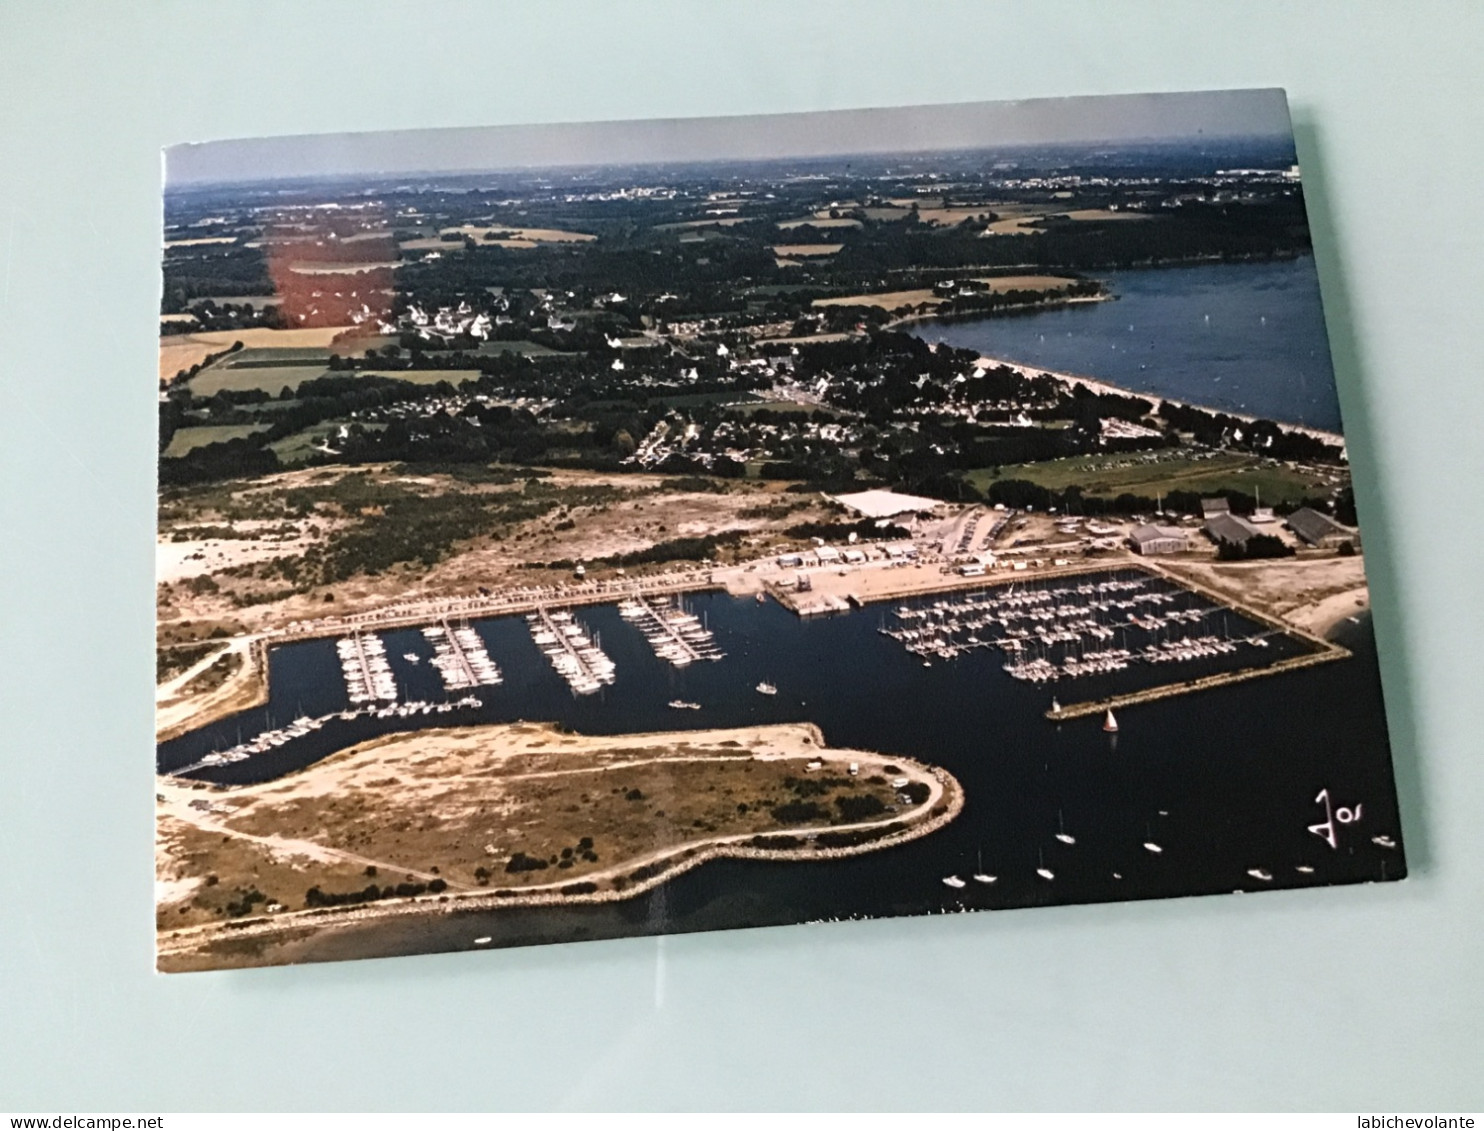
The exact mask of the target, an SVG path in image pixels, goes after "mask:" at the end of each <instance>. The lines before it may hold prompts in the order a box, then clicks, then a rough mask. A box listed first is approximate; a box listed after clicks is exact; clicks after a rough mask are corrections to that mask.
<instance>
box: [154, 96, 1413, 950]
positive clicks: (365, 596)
mask: <svg viewBox="0 0 1484 1131" xmlns="http://www.w3.org/2000/svg"><path fill="white" fill-rule="evenodd" d="M163 243H164V259H163V275H162V290H161V310H160V327H159V332H160V366H159V378H158V390H157V393H158V400H159V416H160V436H159V444H160V449H159V452H160V456H159V468H160V474H159V527H158V543H157V578H156V581H157V590H156V603H157V616H158V639H157V654H156V670H157V686H156V692H155V701H156V725H157V751H156V800H157V852H156V867H157V884H156V898H157V907H156V924H157V932H158V934H157V953H158V964H159V968H160V969H161V970H164V971H192V970H206V969H217V968H225V967H247V966H259V965H273V964H281V963H295V962H310V961H326V960H334V959H347V958H361V957H379V956H388V955H399V954H419V953H429V952H438V951H453V950H480V949H487V948H498V947H504V946H512V945H522V944H533V943H555V942H568V941H575V940H589V939H603V938H613V937H621V936H632V935H649V934H662V933H678V932H689V931H702V930H713V929H722V928H734V927H757V926H767V925H779V924H799V923H819V922H832V921H837V920H845V919H870V918H879V917H885V916H899V915H927V914H942V913H948V912H968V911H988V910H1008V909H1017V908H1030V907H1036V906H1044V905H1053V904H1073V903H1077V904H1080V903H1098V902H1111V901H1128V900H1142V899H1152V898H1159V897H1171V896H1187V895H1198V894H1217V893H1232V892H1260V891H1269V890H1276V889H1287V888H1302V887H1316V886H1321V885H1330V884H1349V883H1365V882H1372V881H1386V880H1396V879H1400V878H1402V877H1403V876H1405V874H1406V864H1405V861H1404V856H1403V848H1402V834H1401V829H1400V827H1399V822H1398V816H1397V802H1396V794H1395V788H1394V784H1393V776H1392V767H1391V756H1390V750H1389V745H1388V739H1387V729H1386V717H1385V710H1384V704H1383V700H1382V693H1381V683H1380V679H1379V675H1378V667H1377V661H1376V646H1375V640H1374V636H1373V633H1372V629H1371V620H1370V603H1369V596H1368V591H1367V586H1366V576H1365V547H1364V539H1363V537H1362V534H1361V530H1360V528H1359V523H1358V520H1357V516H1356V510H1355V498H1354V493H1353V490H1352V486H1351V476H1350V468H1349V464H1348V462H1347V458H1346V446H1345V438H1344V431H1343V428H1342V425H1341V420H1340V413H1339V405H1338V400H1337V397H1336V392H1335V381H1334V375H1333V372H1332V369H1331V364H1330V355H1329V347H1328V343H1327V340H1326V333H1325V322H1324V311H1323V307H1322V305H1321V300H1320V293H1319V284H1318V277H1317V274H1316V271H1315V266H1314V258H1313V254H1312V248H1311V242H1310V231H1309V227H1308V224H1307V220H1306V213H1305V204H1304V191H1303V179H1302V176H1301V171H1300V169H1299V166H1298V164H1297V157H1296V154H1295V148H1294V141H1293V134H1292V129H1291V126H1290V121H1289V115H1288V109H1287V103H1286V100H1285V97H1284V95H1283V93H1282V92H1281V91H1277V90H1254V91H1227V92H1211V93H1198V94H1161V95H1148V96H1127V97H1123V96H1120V97H1102V98H1074V99H1054V100H1039V101H1029V102H1015V103H978V104H961V105H949V106H928V107H906V108H897V109H882V110H863V111H846V112H828V113H815V114H793V115H779V116H772V117H742V118H719V119H682V120H671V121H651V122H614V123H597V124H587V125H560V126H522V127H499V128H490V129H458V130H430V131H411V132H408V131H403V132H396V133H380V134H375V133H373V134H356V135H340V136H323V137H289V138H265V139H256V140H243V141H219V142H210V143H204V144H192V145H182V146H178V147H175V148H172V149H170V150H169V151H167V154H166V179H165V188H164V211H163ZM842 929H848V928H842Z"/></svg>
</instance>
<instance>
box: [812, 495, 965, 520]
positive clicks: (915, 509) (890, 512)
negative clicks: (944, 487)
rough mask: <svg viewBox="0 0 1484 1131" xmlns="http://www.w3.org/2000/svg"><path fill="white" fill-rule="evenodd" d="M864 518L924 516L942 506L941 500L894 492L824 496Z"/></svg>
mask: <svg viewBox="0 0 1484 1131" xmlns="http://www.w3.org/2000/svg"><path fill="white" fill-rule="evenodd" d="M825 498H827V499H833V500H834V501H835V502H837V503H839V504H840V505H841V506H843V507H846V508H848V509H850V510H853V511H854V512H855V513H856V514H858V515H861V516H863V517H865V518H893V517H895V516H896V515H899V514H924V513H926V512H927V511H931V510H933V509H935V508H937V507H941V506H942V505H943V501H942V500H941V499H925V498H923V497H921V496H920V495H902V494H898V493H897V492H896V491H881V490H873V491H857V492H855V493H854V494H851V495H826V496H825Z"/></svg>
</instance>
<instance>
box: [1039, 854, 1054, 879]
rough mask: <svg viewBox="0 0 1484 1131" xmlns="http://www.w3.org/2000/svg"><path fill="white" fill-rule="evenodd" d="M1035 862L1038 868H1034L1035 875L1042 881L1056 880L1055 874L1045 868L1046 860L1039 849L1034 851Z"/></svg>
mask: <svg viewBox="0 0 1484 1131" xmlns="http://www.w3.org/2000/svg"><path fill="white" fill-rule="evenodd" d="M1036 861H1037V863H1038V864H1039V867H1037V868H1036V875H1038V876H1040V877H1041V878H1042V879H1043V880H1054V879H1056V873H1055V872H1053V871H1052V870H1051V869H1050V868H1048V867H1046V859H1045V857H1044V856H1042V854H1041V850H1040V849H1039V848H1038V849H1036Z"/></svg>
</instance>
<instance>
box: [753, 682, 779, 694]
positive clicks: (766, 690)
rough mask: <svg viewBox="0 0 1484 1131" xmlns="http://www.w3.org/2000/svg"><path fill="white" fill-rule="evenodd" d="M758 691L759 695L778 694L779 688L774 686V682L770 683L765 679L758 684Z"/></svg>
mask: <svg viewBox="0 0 1484 1131" xmlns="http://www.w3.org/2000/svg"><path fill="white" fill-rule="evenodd" d="M757 693H758V694H759V695H777V694H778V688H777V687H775V686H773V684H771V683H769V682H768V681H767V680H763V682H762V683H760V684H758V685H757Z"/></svg>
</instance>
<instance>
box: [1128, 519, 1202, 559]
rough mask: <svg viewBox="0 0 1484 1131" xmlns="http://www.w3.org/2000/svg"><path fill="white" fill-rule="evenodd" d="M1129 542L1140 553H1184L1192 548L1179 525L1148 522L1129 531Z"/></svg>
mask: <svg viewBox="0 0 1484 1131" xmlns="http://www.w3.org/2000/svg"><path fill="white" fill-rule="evenodd" d="M1128 544H1129V545H1130V546H1131V547H1133V549H1134V552H1135V553H1139V554H1182V553H1184V552H1185V551H1186V550H1187V549H1189V548H1190V539H1189V538H1188V537H1187V536H1186V533H1185V531H1183V530H1181V529H1180V528H1179V527H1178V526H1159V525H1157V524H1155V523H1151V522H1146V523H1144V524H1143V525H1142V526H1136V527H1134V528H1133V530H1131V531H1130V532H1129V536H1128Z"/></svg>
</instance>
